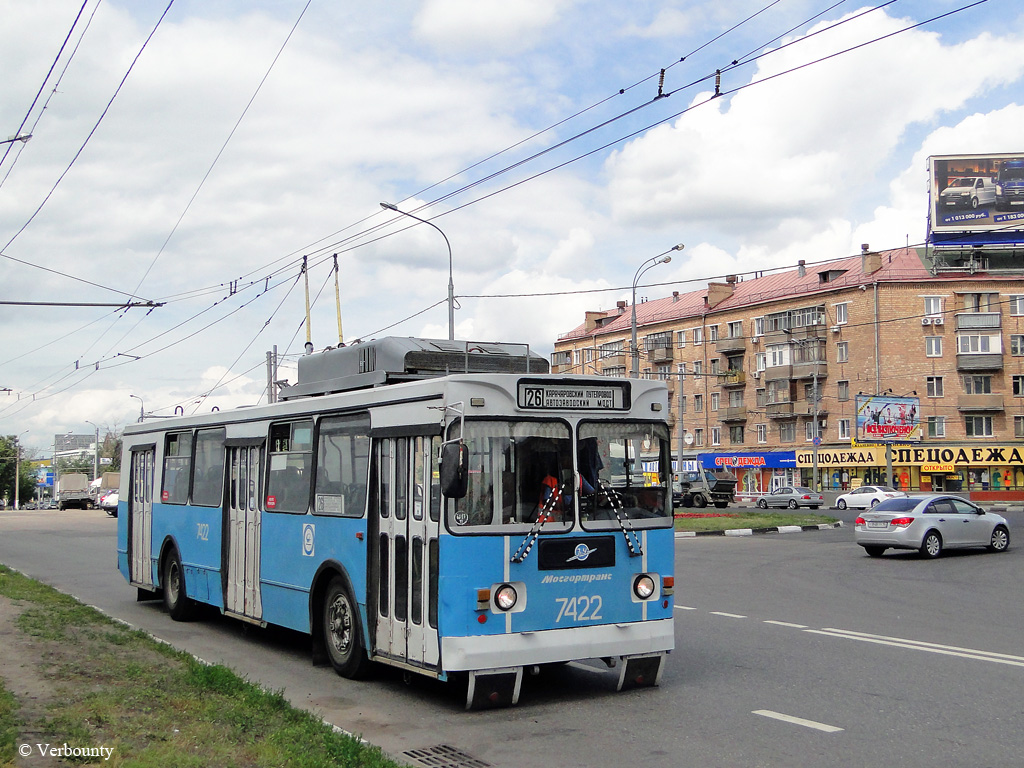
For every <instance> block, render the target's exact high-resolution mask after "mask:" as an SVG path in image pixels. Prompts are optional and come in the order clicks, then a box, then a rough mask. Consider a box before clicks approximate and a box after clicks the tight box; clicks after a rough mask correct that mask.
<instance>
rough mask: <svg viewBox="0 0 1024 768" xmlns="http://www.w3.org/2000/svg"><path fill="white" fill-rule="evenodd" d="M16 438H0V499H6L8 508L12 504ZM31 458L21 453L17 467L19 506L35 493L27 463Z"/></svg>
mask: <svg viewBox="0 0 1024 768" xmlns="http://www.w3.org/2000/svg"><path fill="white" fill-rule="evenodd" d="M17 457H18V449H17V437H15V436H14V435H2V436H0V498H2V499H7V504H8V506H10V505H13V504H14V471H15V467H16V466H17V465H18V461H17ZM29 459H31V457H27V456H26V455H25V450H24V449H22V452H21V464H20V467H19V472H18V474H19V482H18V496H19V501H20V502H21V504H25V502H27V501H29V500H30V499H31V498H32V497H33V495H34V494H35V492H36V478H35V475H34V473H33V472H32V466H31V465H30V464H29V463H28V460H29Z"/></svg>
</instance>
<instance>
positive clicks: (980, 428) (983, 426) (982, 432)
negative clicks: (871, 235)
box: [964, 416, 993, 437]
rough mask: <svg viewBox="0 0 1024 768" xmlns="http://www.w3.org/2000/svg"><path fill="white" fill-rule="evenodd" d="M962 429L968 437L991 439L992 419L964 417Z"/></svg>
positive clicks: (987, 417)
mask: <svg viewBox="0 0 1024 768" xmlns="http://www.w3.org/2000/svg"><path fill="white" fill-rule="evenodd" d="M964 429H965V430H966V431H967V436H968V437H992V436H993V433H992V417H991V416H964Z"/></svg>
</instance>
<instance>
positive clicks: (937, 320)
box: [932, 317, 945, 325]
mask: <svg viewBox="0 0 1024 768" xmlns="http://www.w3.org/2000/svg"><path fill="white" fill-rule="evenodd" d="M944 322H945V320H943V319H942V318H941V317H933V318H932V324H933V325H942V324H943V323H944Z"/></svg>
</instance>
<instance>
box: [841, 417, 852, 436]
mask: <svg viewBox="0 0 1024 768" xmlns="http://www.w3.org/2000/svg"><path fill="white" fill-rule="evenodd" d="M839 439H840V440H849V439H850V420H849V419H840V420H839Z"/></svg>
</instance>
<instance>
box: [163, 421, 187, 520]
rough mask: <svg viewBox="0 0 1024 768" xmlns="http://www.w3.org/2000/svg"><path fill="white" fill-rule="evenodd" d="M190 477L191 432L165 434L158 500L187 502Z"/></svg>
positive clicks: (170, 502)
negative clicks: (161, 482)
mask: <svg viewBox="0 0 1024 768" xmlns="http://www.w3.org/2000/svg"><path fill="white" fill-rule="evenodd" d="M191 479H192V433H191V432H177V433H174V434H170V435H167V439H166V442H165V443H164V477H163V485H162V486H161V487H162V489H163V490H162V493H161V494H160V500H161V501H162V502H163V503H164V504H188V485H189V482H190V481H191Z"/></svg>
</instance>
